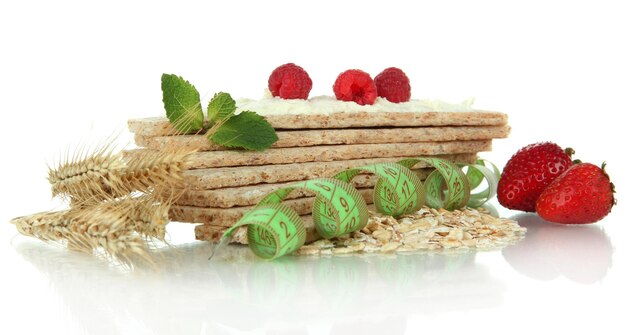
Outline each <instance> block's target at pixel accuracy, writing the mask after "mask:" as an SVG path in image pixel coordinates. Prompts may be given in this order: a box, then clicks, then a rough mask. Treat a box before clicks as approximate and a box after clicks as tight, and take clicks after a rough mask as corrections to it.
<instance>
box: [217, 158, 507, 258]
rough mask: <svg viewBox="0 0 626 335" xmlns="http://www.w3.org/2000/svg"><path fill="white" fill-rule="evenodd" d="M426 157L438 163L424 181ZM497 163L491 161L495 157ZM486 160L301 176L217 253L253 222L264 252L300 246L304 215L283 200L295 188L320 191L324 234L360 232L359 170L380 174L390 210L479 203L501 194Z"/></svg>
mask: <svg viewBox="0 0 626 335" xmlns="http://www.w3.org/2000/svg"><path fill="white" fill-rule="evenodd" d="M419 162H422V163H426V164H428V165H429V166H432V167H433V168H435V170H434V171H433V172H432V173H431V174H430V175H428V177H427V178H426V180H425V181H424V183H422V182H421V181H420V179H419V178H418V176H417V175H416V174H415V173H414V172H413V171H411V167H413V166H414V165H415V164H417V163H419ZM490 164H491V163H490ZM491 168H492V170H493V171H492V170H490V169H489V168H487V167H486V165H485V161H484V160H478V161H477V163H476V164H472V165H467V172H463V171H462V169H461V168H460V167H459V166H457V165H456V164H454V163H451V162H449V161H447V160H444V159H440V158H432V157H417V158H410V159H403V160H401V161H399V162H397V163H391V162H389V163H379V164H372V165H367V166H363V167H358V168H354V169H349V170H345V171H342V172H340V173H338V174H336V175H335V176H333V178H319V179H313V180H307V181H302V182H296V183H293V184H291V185H290V186H288V187H285V188H281V189H278V190H275V191H273V192H271V193H269V194H268V195H266V196H265V197H264V198H263V199H262V200H261V201H260V202H259V204H258V205H257V206H256V207H255V208H253V209H252V210H250V211H249V212H248V213H246V214H245V215H244V216H243V217H242V218H241V219H240V220H239V221H237V223H236V224H235V225H234V226H232V227H231V228H229V229H228V230H227V231H226V232H225V233H224V235H223V236H222V238H221V240H220V243H219V244H218V245H217V246H216V248H215V249H214V252H213V254H215V252H216V251H217V250H218V249H219V248H220V247H221V246H222V245H224V244H227V243H229V242H230V241H231V240H232V237H231V235H232V233H233V231H234V230H235V229H237V228H239V227H242V226H247V238H248V245H249V246H250V249H252V251H253V252H254V253H255V254H256V255H257V256H259V257H261V258H265V259H274V258H277V257H280V256H283V255H286V254H289V253H291V252H293V251H295V250H297V249H298V248H300V247H301V246H302V245H303V244H304V242H305V239H306V231H305V228H304V222H303V221H302V218H300V216H299V215H298V213H296V212H295V211H294V210H293V209H291V208H289V207H287V206H285V205H283V204H282V201H283V200H284V199H285V198H287V196H288V195H289V194H290V193H291V192H292V191H293V190H295V189H299V188H303V189H307V190H310V191H313V192H314V193H315V195H316V196H315V202H314V204H313V209H312V216H313V223H314V224H315V229H316V230H317V232H318V233H319V234H320V236H322V237H324V238H333V237H337V236H341V235H344V234H347V233H351V232H355V231H357V230H360V229H362V228H363V227H365V225H367V220H368V216H369V215H368V211H367V204H366V202H365V200H364V199H363V197H362V196H361V194H360V193H359V192H358V190H357V189H356V188H355V187H354V186H352V185H351V184H350V181H351V180H352V179H353V178H354V177H355V176H356V175H358V174H359V173H362V172H370V173H374V174H375V175H377V176H378V177H379V178H378V181H377V182H376V185H375V187H374V206H375V207H376V210H377V211H378V212H380V213H382V214H385V215H391V216H400V215H404V214H410V213H414V212H415V211H417V210H419V209H420V208H422V206H424V204H426V205H427V206H429V207H433V208H445V209H448V210H453V209H457V208H462V207H465V206H471V207H478V206H481V205H482V204H484V203H485V202H487V201H488V200H489V199H491V198H492V197H493V196H495V194H496V188H497V184H498V180H499V178H500V172H499V171H498V168H497V167H496V166H495V165H493V164H491ZM483 180H486V181H487V188H486V189H485V190H483V191H481V192H479V193H475V194H472V193H471V191H472V190H473V189H475V188H476V187H478V186H479V185H480V184H481V183H482V182H483Z"/></svg>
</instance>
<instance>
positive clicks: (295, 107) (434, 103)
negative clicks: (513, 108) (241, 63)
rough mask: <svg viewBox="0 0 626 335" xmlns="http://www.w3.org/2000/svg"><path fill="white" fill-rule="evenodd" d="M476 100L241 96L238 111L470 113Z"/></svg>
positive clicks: (274, 112) (275, 112)
mask: <svg viewBox="0 0 626 335" xmlns="http://www.w3.org/2000/svg"><path fill="white" fill-rule="evenodd" d="M473 103H474V99H473V98H472V99H467V100H465V101H463V102H461V103H457V104H453V103H448V102H444V101H440V100H410V101H407V102H401V103H393V102H390V101H388V100H387V99H385V98H380V97H378V98H376V101H375V102H374V104H373V105H364V106H361V105H359V104H357V103H356V102H353V101H339V100H337V99H336V98H335V97H331V96H318V97H313V98H310V99H308V100H304V99H282V98H274V97H271V96H270V97H265V98H263V99H260V100H253V99H239V100H237V110H238V111H239V112H241V111H246V110H247V111H253V112H256V113H258V114H260V115H282V114H333V113H341V112H343V113H357V112H367V113H376V112H398V113H402V112H407V113H416V112H469V111H472V110H473V109H472V104H473Z"/></svg>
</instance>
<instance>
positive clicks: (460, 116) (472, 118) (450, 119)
mask: <svg viewBox="0 0 626 335" xmlns="http://www.w3.org/2000/svg"><path fill="white" fill-rule="evenodd" d="M264 117H265V119H266V120H267V121H268V122H269V123H270V124H271V125H272V127H274V129H321V128H324V129H328V128H369V127H424V126H499V125H505V124H506V123H507V120H508V116H507V115H506V114H504V113H500V112H491V111H479V110H476V111H470V112H415V113H409V112H374V113H368V112H356V113H333V114H297V115H289V114H282V115H264ZM128 128H129V129H130V131H131V132H133V133H135V134H139V135H144V136H164V135H176V134H179V133H178V132H177V131H176V130H175V129H174V127H172V125H171V124H170V122H169V120H167V119H166V118H164V117H151V118H143V119H132V120H129V121H128Z"/></svg>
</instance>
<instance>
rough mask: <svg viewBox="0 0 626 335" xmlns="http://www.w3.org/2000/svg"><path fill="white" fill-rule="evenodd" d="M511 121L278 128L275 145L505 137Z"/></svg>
mask: <svg viewBox="0 0 626 335" xmlns="http://www.w3.org/2000/svg"><path fill="white" fill-rule="evenodd" d="M509 132H510V127H509V126H508V125H501V126H458V127H413V128H354V129H316V130H282V131H277V132H276V134H277V135H278V141H277V142H276V143H274V144H273V145H272V147H273V148H291V147H310V146H316V145H333V144H382V143H416V142H439V141H468V140H487V139H493V138H505V137H506V136H508V134H509ZM135 143H136V144H137V145H138V146H141V147H146V148H149V149H155V150H160V149H163V148H183V147H193V148H196V149H198V150H199V151H219V150H227V148H224V147H222V146H219V145H217V144H214V143H212V142H211V141H209V140H208V139H207V138H206V136H205V135H180V136H154V137H150V136H144V135H139V134H136V135H135Z"/></svg>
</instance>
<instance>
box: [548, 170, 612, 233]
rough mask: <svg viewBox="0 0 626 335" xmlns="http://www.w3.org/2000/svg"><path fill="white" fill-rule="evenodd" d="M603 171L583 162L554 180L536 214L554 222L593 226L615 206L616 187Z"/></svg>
mask: <svg viewBox="0 0 626 335" xmlns="http://www.w3.org/2000/svg"><path fill="white" fill-rule="evenodd" d="M604 167H605V164H602V168H599V167H598V166H596V165H593V164H590V163H580V164H576V165H574V166H572V167H571V168H570V169H569V170H567V171H566V172H565V173H563V174H562V175H561V176H559V177H558V178H557V179H555V180H554V181H553V182H552V184H550V185H549V186H548V187H547V188H546V189H545V190H544V191H543V193H541V196H540V197H539V199H538V200H537V214H539V216H541V217H542V218H543V219H544V220H546V221H551V222H555V223H575V224H582V223H594V222H597V221H600V220H601V219H602V218H603V217H605V216H606V215H607V214H609V212H611V208H612V207H613V205H614V204H615V198H614V197H613V193H614V191H615V187H614V186H613V184H612V183H611V181H610V179H609V176H608V175H607V174H606V172H605V171H604Z"/></svg>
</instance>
